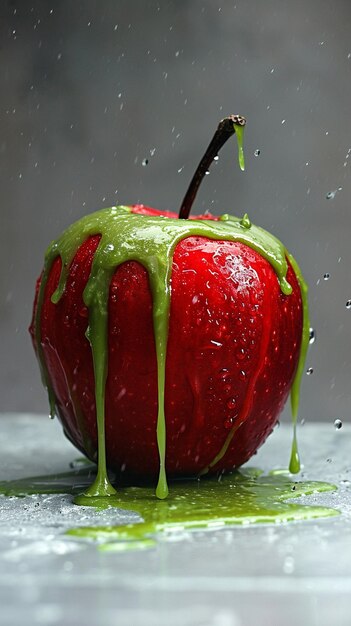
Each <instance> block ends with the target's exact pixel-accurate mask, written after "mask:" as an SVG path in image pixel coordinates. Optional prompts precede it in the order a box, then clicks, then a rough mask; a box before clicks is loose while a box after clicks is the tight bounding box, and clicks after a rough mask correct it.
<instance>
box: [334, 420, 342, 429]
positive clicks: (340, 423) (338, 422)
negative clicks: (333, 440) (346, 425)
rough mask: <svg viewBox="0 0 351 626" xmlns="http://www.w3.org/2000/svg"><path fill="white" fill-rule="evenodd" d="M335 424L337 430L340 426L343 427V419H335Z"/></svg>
mask: <svg viewBox="0 0 351 626" xmlns="http://www.w3.org/2000/svg"><path fill="white" fill-rule="evenodd" d="M334 426H335V428H336V430H340V428H342V421H341V420H338V419H337V420H335V421H334Z"/></svg>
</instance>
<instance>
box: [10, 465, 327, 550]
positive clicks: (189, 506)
mask: <svg viewBox="0 0 351 626" xmlns="http://www.w3.org/2000/svg"><path fill="white" fill-rule="evenodd" d="M75 466H76V467H77V469H74V470H72V471H69V472H65V473H61V474H53V475H51V476H35V477H32V478H26V479H21V480H17V481H9V482H2V483H0V494H2V495H5V496H17V497H21V496H22V497H23V496H26V495H30V494H55V493H57V494H59V493H65V494H71V495H72V496H75V501H77V502H78V503H83V504H84V503H85V502H86V500H85V499H84V500H83V502H81V498H80V495H79V494H82V493H83V492H84V491H85V490H86V489H87V487H88V486H89V485H90V484H91V481H92V479H93V478H94V476H95V474H96V468H95V466H93V465H85V464H79V463H75ZM112 480H113V477H112ZM335 490H336V487H335V486H334V485H331V484H329V483H323V482H310V481H306V482H297V481H293V480H291V478H290V477H289V474H287V473H286V472H282V471H275V472H271V473H270V474H269V475H264V474H263V472H261V471H260V470H256V469H252V468H250V469H243V470H241V471H240V472H239V471H236V472H233V473H231V474H227V475H223V476H222V477H221V478H220V479H218V478H216V477H213V478H207V479H206V478H202V479H201V480H177V481H174V482H172V483H171V484H170V493H169V496H168V498H167V499H166V500H159V499H157V498H156V497H155V487H154V485H151V484H150V485H141V486H124V487H120V488H118V490H117V494H116V495H115V496H113V497H110V498H105V499H101V498H100V499H99V501H98V502H97V503H95V504H98V505H99V506H100V508H107V507H108V506H110V505H113V506H114V507H117V508H119V509H124V510H128V511H133V512H136V513H138V514H139V515H140V517H141V518H142V520H141V521H139V522H135V523H132V524H128V525H124V526H121V525H118V511H116V524H117V525H113V526H94V527H87V526H82V527H78V528H74V529H71V530H69V531H67V534H68V535H70V536H74V537H83V538H88V539H93V540H96V541H98V542H99V543H100V544H101V545H100V548H101V549H103V550H115V551H124V550H130V549H134V550H135V549H138V550H139V549H146V548H149V547H151V546H153V545H154V544H155V542H156V537H157V535H160V534H165V533H173V532H181V531H189V530H195V529H218V528H222V527H224V526H232V525H248V524H262V523H283V522H291V521H301V520H311V519H316V518H321V517H331V516H334V515H338V514H339V512H338V511H337V510H335V509H331V508H326V507H318V506H310V505H304V504H300V503H294V502H290V501H289V500H290V499H291V498H297V497H300V496H307V495H310V494H312V493H322V492H327V491H335ZM77 496H78V497H77ZM89 501H90V502H91V503H92V504H93V501H92V499H91V498H90V499H89Z"/></svg>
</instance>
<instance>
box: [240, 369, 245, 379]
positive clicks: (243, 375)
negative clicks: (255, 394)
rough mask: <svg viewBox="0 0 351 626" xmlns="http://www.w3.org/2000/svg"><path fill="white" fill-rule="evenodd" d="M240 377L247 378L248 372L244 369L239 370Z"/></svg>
mask: <svg viewBox="0 0 351 626" xmlns="http://www.w3.org/2000/svg"><path fill="white" fill-rule="evenodd" d="M239 378H240V380H246V372H244V370H241V372H239Z"/></svg>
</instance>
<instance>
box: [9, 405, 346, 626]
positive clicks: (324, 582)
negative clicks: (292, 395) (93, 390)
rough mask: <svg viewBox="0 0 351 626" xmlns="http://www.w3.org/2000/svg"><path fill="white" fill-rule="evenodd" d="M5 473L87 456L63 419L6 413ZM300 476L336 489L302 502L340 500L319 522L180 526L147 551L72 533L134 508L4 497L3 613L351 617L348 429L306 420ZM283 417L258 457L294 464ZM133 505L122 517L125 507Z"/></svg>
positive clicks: (209, 620) (200, 622)
mask: <svg viewBox="0 0 351 626" xmlns="http://www.w3.org/2000/svg"><path fill="white" fill-rule="evenodd" d="M0 423H1V429H0V476H1V479H2V480H12V479H15V478H20V477H26V476H27V477H28V476H33V475H39V474H46V473H47V474H50V473H55V472H64V471H67V470H69V464H70V462H72V461H73V460H74V459H76V458H77V456H79V455H78V454H77V452H76V450H75V449H74V448H73V447H72V446H71V444H70V443H68V442H67V441H66V440H65V438H64V437H63V435H62V432H61V429H60V426H59V424H58V423H57V422H55V423H51V422H49V420H47V419H45V418H44V417H42V416H33V415H15V414H7V415H6V414H4V415H2V416H1V421H0ZM299 435H300V436H299V441H300V448H301V453H302V460H303V463H304V468H303V470H302V473H303V478H306V479H307V478H308V479H316V480H327V481H330V482H333V483H335V484H337V485H338V486H339V489H338V491H337V492H336V493H328V494H316V495H315V496H310V497H308V498H307V497H306V498H304V502H306V503H312V504H318V505H327V506H332V507H336V508H338V509H340V511H341V512H342V513H341V515H340V516H338V517H335V518H331V519H324V520H318V521H312V522H299V523H290V524H283V525H265V526H256V527H255V526H253V527H242V528H240V527H239V528H233V529H229V528H226V529H224V530H220V531H218V530H217V531H198V532H193V533H173V534H169V535H168V536H163V537H162V538H161V537H160V538H159V540H158V543H157V545H156V547H154V548H151V549H149V550H145V551H133V552H124V553H119V552H101V551H100V550H99V549H98V547H97V545H96V544H94V543H91V542H88V541H82V540H80V541H78V540H77V541H76V540H72V538H71V537H68V536H65V534H64V532H65V530H66V529H67V528H71V527H76V526H78V525H91V524H109V523H111V522H113V523H125V522H126V521H128V520H130V521H131V520H132V519H135V514H128V513H124V514H122V513H120V512H118V511H116V510H112V509H111V510H108V511H94V510H90V509H87V508H84V509H83V508H78V507H75V506H74V505H73V504H72V503H71V498H70V497H69V496H62V495H50V496H28V497H26V498H5V497H3V496H1V497H0V606H1V612H0V624H4V625H6V626H7V625H12V624H13V625H16V626H17V625H18V624H35V625H37V624H38V625H39V624H64V625H65V626H70V625H72V626H73V625H74V626H75V625H76V624H85V625H86V626H90V625H93V624H94V625H95V624H99V626H100V625H103V626H110V625H111V626H112V625H113V626H116V624H118V626H124V625H125V626H127V625H128V626H130V625H131V626H138V625H139V624H140V625H141V624H142V625H143V626H144V625H145V624H146V625H150V626H159V625H160V626H161V625H163V624H167V625H170V626H173V625H174V626H178V625H182V626H190V625H191V626H195V625H196V626H251V625H255V626H256V625H262V626H266V625H267V626H281V625H282V624H284V626H290V625H293V624H294V625H295V624H299V625H304V624H306V625H308V626H317V625H318V626H324V624H325V625H328V626H329V624H333V623H334V624H335V625H337V626H349V624H350V623H351V600H350V598H351V559H350V556H351V524H350V521H351V482H350V481H351V465H350V454H349V450H350V440H351V428H350V427H348V426H345V425H343V427H342V428H341V429H340V430H335V429H334V428H333V426H327V425H321V424H314V425H305V426H303V427H301V428H300V433H299ZM290 438H291V429H290V428H289V427H288V426H281V427H280V428H279V429H277V430H276V431H275V433H274V434H273V435H272V436H271V438H270V439H269V441H268V442H267V443H266V444H265V446H264V447H263V448H262V450H261V451H260V452H259V454H258V455H257V456H256V457H255V458H254V461H253V462H251V463H250V464H251V465H255V466H256V467H257V466H258V467H260V468H262V469H266V470H270V469H274V468H279V467H284V466H286V463H287V459H288V457H289V451H290ZM123 516H124V517H123Z"/></svg>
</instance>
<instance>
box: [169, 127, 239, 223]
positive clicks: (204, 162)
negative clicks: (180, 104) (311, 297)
mask: <svg viewBox="0 0 351 626" xmlns="http://www.w3.org/2000/svg"><path fill="white" fill-rule="evenodd" d="M245 124H246V119H245V118H244V117H242V115H229V116H228V117H225V118H224V119H223V120H221V121H220V122H219V124H218V128H217V130H216V132H215V134H214V135H213V137H212V140H211V142H210V144H209V146H208V148H207V150H206V152H205V154H204V156H203V157H202V159H201V161H200V163H199V165H198V167H197V169H196V171H195V174H194V176H193V177H192V179H191V183H190V185H189V187H188V190H187V192H186V194H185V196H184V200H183V202H182V205H181V207H180V210H179V216H178V217H179V219H181V220H186V219H188V217H189V214H190V211H191V207H192V205H193V202H194V200H195V197H196V194H197V191H198V189H199V187H200V185H201V182H202V180H203V178H204V176H205V174H206V172H207V171H208V169H209V167H210V165H211V163H212V162H213V160H214V158H215V157H216V156H217V154H218V152H219V151H220V149H221V148H222V146H224V144H225V142H226V141H228V139H229V137H231V136H232V135H234V133H235V126H245Z"/></svg>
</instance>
